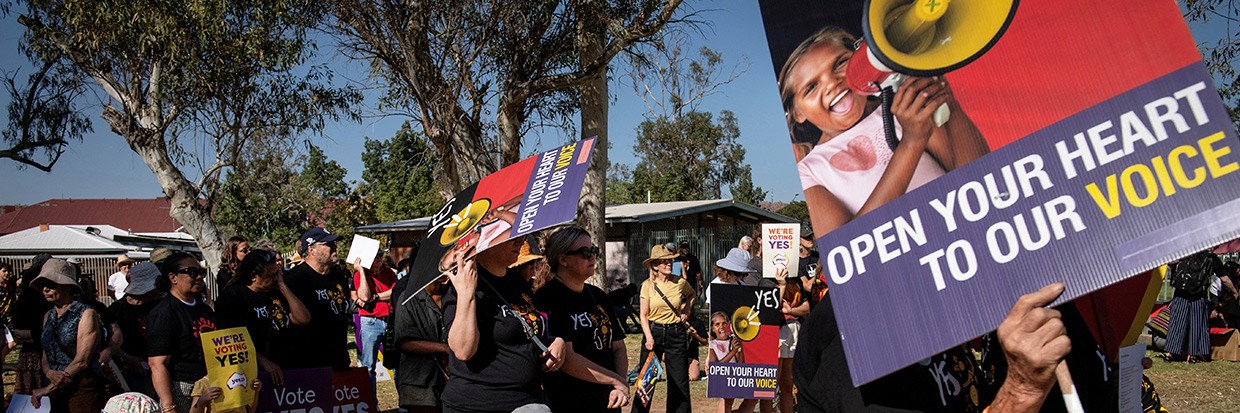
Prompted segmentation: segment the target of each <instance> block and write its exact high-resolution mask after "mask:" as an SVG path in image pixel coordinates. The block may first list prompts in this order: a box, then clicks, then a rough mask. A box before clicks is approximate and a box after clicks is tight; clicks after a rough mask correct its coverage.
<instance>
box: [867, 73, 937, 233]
mask: <svg viewBox="0 0 1240 413" xmlns="http://www.w3.org/2000/svg"><path fill="white" fill-rule="evenodd" d="M946 102H947V96H946V95H945V94H944V92H943V88H942V87H940V86H939V85H937V84H936V83H934V82H931V81H930V80H929V79H926V78H913V79H911V80H909V81H907V82H904V84H903V85H900V90H899V91H898V92H896V95H895V98H894V99H892V103H891V113H892V115H893V116H894V117H895V118H896V119H898V120H899V121H900V127H901V129H902V130H903V133H902V134H901V135H900V145H899V146H897V147H896V149H895V151H894V152H893V153H892V154H891V161H890V162H889V163H888V164H887V168H886V169H884V170H883V175H882V177H880V178H879V179H878V184H877V185H875V186H874V191H873V192H870V196H869V197H868V198H867V199H866V200H865V204H863V205H861V208H859V209H858V210H857V214H856V215H857V216H861V215H865V214H866V213H869V212H870V211H873V210H875V209H878V207H881V206H883V205H886V204H887V203H888V202H891V200H893V199H896V198H898V197H900V196H901V195H904V193H905V192H908V185H909V182H911V181H912V180H913V173H914V172H916V170H917V163H918V162H920V161H921V154H922V153H924V152H926V144H927V142H928V141H929V140H930V136H931V135H932V133H933V131H934V130H936V129H938V127H936V126H935V125H934V120H932V119H931V117H932V115H933V113H934V111H935V110H937V109H938V107H939V105H940V104H943V103H946Z"/></svg>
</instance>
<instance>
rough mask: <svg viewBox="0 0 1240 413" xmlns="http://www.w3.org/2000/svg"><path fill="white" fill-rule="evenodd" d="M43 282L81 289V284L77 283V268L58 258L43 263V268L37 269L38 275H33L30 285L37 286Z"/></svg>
mask: <svg viewBox="0 0 1240 413" xmlns="http://www.w3.org/2000/svg"><path fill="white" fill-rule="evenodd" d="M43 283H52V284H56V285H67V286H71V287H73V288H74V289H75V290H77V291H82V286H80V285H78V283H77V268H75V267H74V266H73V264H70V263H69V261H65V260H63V259H60V258H52V259H49V260H47V262H45V263H43V270H41V271H39V276H38V277H35V278H34V281H31V282H30V285H31V286H36V287H37V286H39V285H41V284H43Z"/></svg>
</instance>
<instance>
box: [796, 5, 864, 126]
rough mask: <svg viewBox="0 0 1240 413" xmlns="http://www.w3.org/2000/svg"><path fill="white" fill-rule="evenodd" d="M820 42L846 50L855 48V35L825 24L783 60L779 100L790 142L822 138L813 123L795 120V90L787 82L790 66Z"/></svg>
mask: <svg viewBox="0 0 1240 413" xmlns="http://www.w3.org/2000/svg"><path fill="white" fill-rule="evenodd" d="M822 43H835V44H837V45H840V46H842V47H844V48H845V49H848V50H853V51H855V50H857V36H855V35H853V34H852V33H849V32H848V31H847V30H844V29H842V28H839V27H836V26H827V27H823V28H822V29H819V30H818V31H817V32H815V33H814V34H812V35H810V36H809V37H807V38H806V39H805V41H803V42H801V44H800V45H799V46H797V48H796V49H794V50H793V51H792V54H790V55H788V60H787V61H785V62H784V67H783V68H782V69H780V71H779V100H780V102H782V103H783V105H784V118H785V120H787V122H788V133H789V134H791V135H792V143H808V144H811V145H812V144H815V143H817V142H818V139H820V138H822V131H821V130H819V129H818V127H817V126H814V124H812V123H809V122H800V123H798V122H797V121H796V116H794V115H793V113H794V111H795V110H796V108H795V107H794V105H793V100H794V99H793V98H794V95H795V94H796V91H795V90H792V85H789V84H788V75H789V74H790V73H792V68H793V67H796V65H797V63H799V62H800V61H801V58H802V57H804V56H805V53H806V52H808V51H809V49H810V48H812V47H814V46H817V45H819V44H822Z"/></svg>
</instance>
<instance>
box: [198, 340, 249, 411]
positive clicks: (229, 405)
mask: <svg viewBox="0 0 1240 413" xmlns="http://www.w3.org/2000/svg"><path fill="white" fill-rule="evenodd" d="M200 338H201V339H202V354H203V356H204V357H203V359H204V360H205V361H206V363H207V382H208V384H209V385H210V386H211V387H219V388H220V390H222V391H223V394H222V395H221V396H220V398H218V399H216V400H215V401H214V402H212V404H211V408H212V409H213V410H215V411H228V410H232V409H238V408H242V407H245V406H249V405H251V404H253V403H254V398H255V397H256V395H255V392H254V389H253V388H251V387H250V385H251V384H252V383H253V381H254V380H255V379H257V378H258V353H257V352H255V351H254V344H253V342H251V341H250V333H249V331H248V330H246V328H245V327H234V328H225V329H223V330H215V331H210V332H205V333H202V335H201V337H200Z"/></svg>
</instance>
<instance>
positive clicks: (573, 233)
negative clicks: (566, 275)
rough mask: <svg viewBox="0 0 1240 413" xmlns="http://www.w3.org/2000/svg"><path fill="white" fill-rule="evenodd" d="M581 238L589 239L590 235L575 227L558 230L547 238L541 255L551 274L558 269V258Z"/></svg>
mask: <svg viewBox="0 0 1240 413" xmlns="http://www.w3.org/2000/svg"><path fill="white" fill-rule="evenodd" d="M581 237H587V238H589V237H590V233H589V232H587V231H586V230H585V229H582V228H581V227H577V226H568V227H563V228H560V229H558V230H556V231H555V232H553V233H551V235H550V236H548V237H547V247H546V248H544V249H543V255H544V256H546V257H547V264H548V265H550V266H551V272H552V273H554V272H556V271H558V270H559V269H560V256H561V255H564V253H566V252H568V249H569V248H572V247H573V244H574V243H576V242H577V239H578V238H581Z"/></svg>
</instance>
